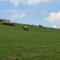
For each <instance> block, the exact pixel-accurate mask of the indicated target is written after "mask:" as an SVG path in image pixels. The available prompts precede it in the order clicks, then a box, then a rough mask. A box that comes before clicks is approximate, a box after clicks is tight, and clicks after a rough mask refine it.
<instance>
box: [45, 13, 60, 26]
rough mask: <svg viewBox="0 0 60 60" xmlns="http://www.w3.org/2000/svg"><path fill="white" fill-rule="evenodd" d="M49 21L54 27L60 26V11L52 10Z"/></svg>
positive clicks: (47, 18)
mask: <svg viewBox="0 0 60 60" xmlns="http://www.w3.org/2000/svg"><path fill="white" fill-rule="evenodd" d="M45 20H47V21H48V22H50V23H52V24H54V26H53V27H58V25H59V26H60V24H59V23H60V12H51V13H50V14H49V15H48V17H46V19H45Z"/></svg>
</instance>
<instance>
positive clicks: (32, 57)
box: [0, 25, 60, 60]
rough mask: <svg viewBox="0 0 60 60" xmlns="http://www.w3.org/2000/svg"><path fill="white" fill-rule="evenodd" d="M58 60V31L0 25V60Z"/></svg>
mask: <svg viewBox="0 0 60 60" xmlns="http://www.w3.org/2000/svg"><path fill="white" fill-rule="evenodd" d="M14 57H16V60H60V30H59V29H52V28H39V27H36V26H29V31H28V32H25V31H24V30H23V29H22V25H16V26H7V25H0V60H13V59H12V58H14Z"/></svg>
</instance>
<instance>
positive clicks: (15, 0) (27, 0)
mask: <svg viewBox="0 0 60 60" xmlns="http://www.w3.org/2000/svg"><path fill="white" fill-rule="evenodd" d="M48 1H49V0H10V2H11V3H13V4H14V6H15V7H17V6H18V5H19V4H21V3H22V4H28V5H34V4H38V3H42V2H48Z"/></svg>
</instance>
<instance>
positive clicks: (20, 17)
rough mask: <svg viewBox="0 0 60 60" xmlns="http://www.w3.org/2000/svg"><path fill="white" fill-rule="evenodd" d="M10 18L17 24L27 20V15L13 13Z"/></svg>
mask: <svg viewBox="0 0 60 60" xmlns="http://www.w3.org/2000/svg"><path fill="white" fill-rule="evenodd" d="M9 17H10V18H9V19H11V21H16V22H17V21H19V20H21V19H23V18H25V17H26V14H25V13H12V14H10V15H9Z"/></svg>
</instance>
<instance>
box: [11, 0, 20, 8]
mask: <svg viewBox="0 0 60 60" xmlns="http://www.w3.org/2000/svg"><path fill="white" fill-rule="evenodd" d="M10 2H11V3H12V4H13V5H14V6H15V7H17V6H18V5H19V4H20V0H10Z"/></svg>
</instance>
